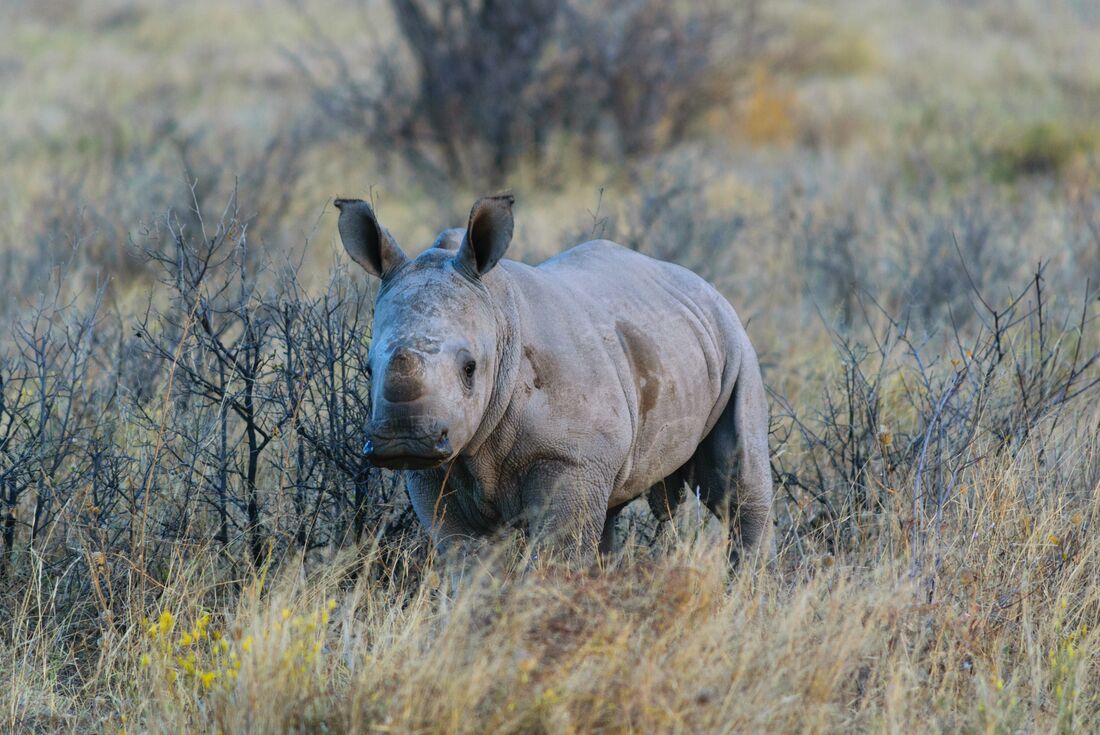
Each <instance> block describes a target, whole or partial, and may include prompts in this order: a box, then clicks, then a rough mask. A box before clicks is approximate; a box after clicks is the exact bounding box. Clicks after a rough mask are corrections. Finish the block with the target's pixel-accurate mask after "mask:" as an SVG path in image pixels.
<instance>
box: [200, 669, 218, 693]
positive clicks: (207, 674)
mask: <svg viewBox="0 0 1100 735" xmlns="http://www.w3.org/2000/svg"><path fill="white" fill-rule="evenodd" d="M217 678H218V672H216V671H204V672H202V673H201V674H199V681H200V682H202V688H203V689H209V688H210V685H211V684H213V683H214V680H215V679H217Z"/></svg>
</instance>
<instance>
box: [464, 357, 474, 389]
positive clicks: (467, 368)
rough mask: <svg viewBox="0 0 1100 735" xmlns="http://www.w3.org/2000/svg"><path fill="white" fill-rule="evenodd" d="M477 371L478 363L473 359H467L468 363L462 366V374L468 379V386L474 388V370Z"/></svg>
mask: <svg viewBox="0 0 1100 735" xmlns="http://www.w3.org/2000/svg"><path fill="white" fill-rule="evenodd" d="M476 371H477V363H476V362H474V361H473V360H467V361H466V364H465V365H463V366H462V376H463V377H464V378H465V379H466V387H467V388H472V387H473V385H474V372H476Z"/></svg>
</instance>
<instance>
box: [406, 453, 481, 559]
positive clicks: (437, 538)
mask: <svg viewBox="0 0 1100 735" xmlns="http://www.w3.org/2000/svg"><path fill="white" fill-rule="evenodd" d="M446 476H447V473H446V470H445V469H444V468H437V469H432V470H417V471H415V472H406V473H405V487H406V488H407V490H408V493H409V500H410V501H411V502H412V507H413V510H414V511H415V512H416V517H417V518H418V519H419V520H420V523H421V525H423V526H424V528H426V529H427V530H428V535H429V536H431V539H432V545H433V546H434V547H435V549H436V551H437V552H439V553H440V554H444V553H446V552H447V551H448V550H450V549H452V548H453V547H455V546H456V545H469V544H470V543H472V542H474V541H476V539H477V536H478V534H477V532H476V529H474V528H472V527H471V526H469V525H468V524H467V523H465V522H464V520H463V518H462V514H461V513H460V512H459V510H458V509H457V507H455V505H454V503H453V502H450V501H449V495H450V493H451V491H450V490H448V489H447V487H446V485H445V482H444V480H445V478H446Z"/></svg>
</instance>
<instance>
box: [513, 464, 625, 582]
mask: <svg viewBox="0 0 1100 735" xmlns="http://www.w3.org/2000/svg"><path fill="white" fill-rule="evenodd" d="M610 494H611V481H610V479H609V478H604V477H602V475H601V473H599V472H598V471H593V469H592V468H591V467H584V466H578V465H574V464H571V463H567V462H542V463H539V464H538V465H536V466H534V467H532V468H531V470H529V471H528V473H527V476H526V478H525V480H524V483H523V488H522V499H523V507H524V512H525V515H526V517H527V524H528V533H529V537H530V541H531V543H532V545H533V546H534V548H535V553H536V554H537V555H538V556H539V557H540V558H545V556H546V555H547V554H548V553H549V554H551V555H560V556H561V557H562V558H564V559H565V560H566V561H568V562H571V563H577V564H587V563H589V562H591V561H592V560H593V558H594V556H595V554H596V551H597V549H598V548H599V545H600V539H601V536H602V535H603V528H604V520H605V519H606V518H607V499H608V497H610Z"/></svg>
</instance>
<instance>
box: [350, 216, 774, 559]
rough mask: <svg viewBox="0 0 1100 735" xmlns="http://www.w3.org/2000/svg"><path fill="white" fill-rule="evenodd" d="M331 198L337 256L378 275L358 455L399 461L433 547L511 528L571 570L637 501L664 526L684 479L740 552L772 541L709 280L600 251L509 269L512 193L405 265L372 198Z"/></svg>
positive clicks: (746, 389)
mask: <svg viewBox="0 0 1100 735" xmlns="http://www.w3.org/2000/svg"><path fill="white" fill-rule="evenodd" d="M336 205H337V207H339V208H340V210H341V212H340V221H339V226H340V235H341V239H342V240H343V243H344V246H345V248H346V249H347V251H348V253H349V254H350V255H351V257H352V258H353V259H354V260H355V261H356V262H357V263H359V264H360V265H361V266H362V267H363V268H364V269H365V270H366V271H367V272H368V273H371V274H372V275H374V276H376V277H379V278H381V288H380V290H379V294H378V299H377V302H376V304H375V312H374V334H373V341H372V344H371V350H370V363H369V364H370V370H371V374H372V377H373V379H372V380H371V399H372V406H373V411H372V418H371V422H370V425H369V426H368V427H367V432H366V433H367V442H366V445H365V447H364V451H365V452H366V453H367V454H368V456H369V457H370V459H371V460H372V461H374V462H375V464H377V465H379V466H382V467H389V468H402V469H406V470H408V471H407V473H406V475H407V486H408V489H409V495H410V498H411V500H412V503H413V506H414V508H415V510H416V513H417V516H418V517H419V519H420V521H421V522H422V523H423V524H424V525H425V526H426V527H427V528H428V529H429V530H430V533H431V536H432V538H433V540H434V542H435V543H436V544H437V545H438V546H440V547H442V548H444V549H445V548H447V547H448V546H450V545H452V544H454V543H455V542H457V541H459V540H462V539H470V538H479V537H484V536H486V535H489V534H491V533H492V532H493V531H495V530H497V529H500V528H502V527H506V526H509V525H514V526H520V527H526V528H527V530H528V532H529V533H530V534H532V536H533V537H534V538H535V539H536V540H537V541H538V542H539V543H540V544H541V545H543V546H544V547H545V546H547V545H548V546H549V547H550V548H553V549H555V550H559V551H562V552H564V553H565V555H566V556H567V557H569V558H573V559H577V560H581V561H583V560H587V559H590V558H591V557H592V554H593V553H594V552H595V551H596V549H597V547H602V548H604V549H607V548H608V547H609V544H610V538H611V533H610V529H611V527H612V524H613V521H614V518H615V516H616V514H617V513H618V512H619V510H620V509H621V508H622V507H623V506H624V505H625V504H626V503H629V502H630V501H631V500H634V499H635V498H637V497H638V496H640V495H642V494H643V493H645V494H647V498H648V500H649V503H650V507H651V508H652V509H653V510H654V512H655V513H656V514H657V515H658V516H659V517H664V518H667V517H669V516H670V514H671V510H672V509H674V508H675V507H676V505H677V503H678V502H679V500H680V497H681V494H682V492H683V491H684V488H685V486H687V487H690V488H692V489H693V490H694V489H696V488H697V489H698V492H699V494H700V497H701V499H702V500H703V502H704V503H706V505H707V507H708V508H710V509H711V511H713V512H714V513H715V514H717V515H718V516H719V517H721V518H728V519H730V521H731V522H730V528H731V532H732V534H733V540H734V545H733V547H734V553H735V554H736V553H737V551H738V550H742V551H752V550H756V549H759V548H761V547H762V546H763V545H770V544H772V543H773V542H772V540H771V533H770V530H771V506H772V487H771V473H770V466H769V457H768V442H767V434H768V408H767V403H766V400H765V394H764V386H763V382H762V381H761V377H760V369H759V366H758V364H757V358H756V353H755V352H754V351H753V348H752V345H751V344H750V343H749V339H748V336H747V335H746V333H745V329H744V327H743V326H742V324H741V321H740V320H739V319H738V317H737V314H736V313H735V312H734V310H733V308H732V307H731V306H730V304H729V302H727V301H726V300H725V298H723V297H722V296H721V294H719V293H718V292H717V291H716V290H715V289H714V288H713V287H712V286H710V285H709V284H708V283H706V282H705V281H704V280H703V279H701V278H699V277H698V276H697V275H695V274H694V273H692V272H691V271H689V270H687V269H685V268H681V267H680V266H677V265H673V264H671V263H665V262H661V261H658V260H654V259H652V258H649V257H646V256H644V255H641V254H639V253H636V252H633V251H631V250H627V249H625V248H623V247H620V246H619V245H616V244H615V243H612V242H608V241H606V240H598V241H594V242H588V243H585V244H583V245H579V246H577V247H575V248H572V249H571V250H568V251H566V252H564V253H562V254H561V255H558V256H557V257H554V258H551V259H550V260H548V261H546V262H544V263H542V264H541V265H539V266H537V267H531V266H528V265H524V264H522V263H517V262H513V261H509V260H501V256H502V255H503V254H504V251H505V250H506V249H507V247H508V244H509V242H510V240H511V236H512V197H510V196H501V197H487V198H484V199H481V200H479V201H478V202H477V204H475V205H474V208H473V210H472V211H471V213H470V220H469V224H468V226H467V228H466V229H465V230H461V229H458V230H446V231H444V232H443V233H442V234H441V235H440V236H439V237H438V238H437V240H436V242H435V244H434V245H433V247H432V248H430V249H428V250H426V251H424V252H423V253H422V254H421V255H420V256H419V257H417V258H416V259H415V260H410V259H408V258H407V257H406V256H405V254H404V253H403V252H402V251H401V249H400V248H399V247H398V246H397V244H396V242H395V241H394V240H393V238H392V237H391V236H390V234H389V233H388V232H387V231H386V230H385V229H384V228H383V227H381V225H379V224H378V222H377V220H376V219H375V216H374V213H373V211H372V210H371V208H370V206H369V205H368V204H366V203H365V202H362V201H359V200H346V199H345V200H337V201H336Z"/></svg>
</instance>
